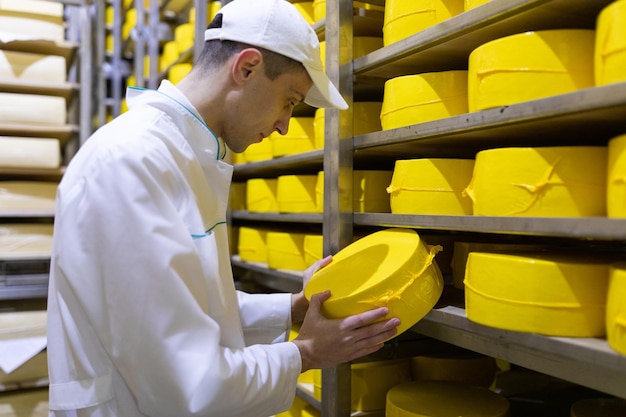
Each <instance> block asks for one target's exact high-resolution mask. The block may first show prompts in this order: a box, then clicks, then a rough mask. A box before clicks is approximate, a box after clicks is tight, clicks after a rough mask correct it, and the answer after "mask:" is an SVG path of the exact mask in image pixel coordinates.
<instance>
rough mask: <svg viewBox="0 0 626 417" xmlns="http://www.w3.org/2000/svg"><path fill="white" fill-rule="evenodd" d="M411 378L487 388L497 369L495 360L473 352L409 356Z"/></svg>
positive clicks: (491, 382)
mask: <svg viewBox="0 0 626 417" xmlns="http://www.w3.org/2000/svg"><path fill="white" fill-rule="evenodd" d="M411 370H412V376H413V379H415V380H419V381H446V382H458V383H460V384H465V385H470V386H475V387H484V388H489V387H490V386H491V385H492V384H493V381H494V380H495V378H496V372H497V370H498V368H497V366H496V360H495V359H494V358H491V357H489V356H485V355H481V354H478V353H474V352H469V351H468V352H450V353H433V354H429V355H420V356H415V357H413V358H411Z"/></svg>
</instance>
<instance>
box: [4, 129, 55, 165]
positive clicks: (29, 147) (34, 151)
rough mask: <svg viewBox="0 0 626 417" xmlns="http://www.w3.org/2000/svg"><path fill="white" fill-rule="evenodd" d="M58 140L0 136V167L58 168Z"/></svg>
mask: <svg viewBox="0 0 626 417" xmlns="http://www.w3.org/2000/svg"><path fill="white" fill-rule="evenodd" d="M60 165H61V146H60V145H59V140H58V139H48V138H20V137H12V136H0V167H19V168H58V167H59V166H60Z"/></svg>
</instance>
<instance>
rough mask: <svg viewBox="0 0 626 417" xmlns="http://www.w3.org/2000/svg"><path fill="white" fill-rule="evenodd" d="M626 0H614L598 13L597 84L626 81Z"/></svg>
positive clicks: (595, 55) (595, 56) (596, 41)
mask: <svg viewBox="0 0 626 417" xmlns="http://www.w3.org/2000/svg"><path fill="white" fill-rule="evenodd" d="M624 68H626V0H619V1H614V2H613V3H611V4H609V5H608V6H606V7H605V8H604V9H602V11H601V12H600V14H599V15H598V19H597V25H596V40H595V50H594V71H595V73H594V75H595V83H596V85H605V84H610V83H615V82H621V81H626V71H624Z"/></svg>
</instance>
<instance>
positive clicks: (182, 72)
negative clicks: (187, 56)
mask: <svg viewBox="0 0 626 417" xmlns="http://www.w3.org/2000/svg"><path fill="white" fill-rule="evenodd" d="M189 71H191V64H189V63H183V64H174V65H172V67H171V68H170V70H169V73H168V78H169V80H170V81H171V82H172V84H178V83H179V82H180V80H182V79H183V78H185V76H187V74H189Z"/></svg>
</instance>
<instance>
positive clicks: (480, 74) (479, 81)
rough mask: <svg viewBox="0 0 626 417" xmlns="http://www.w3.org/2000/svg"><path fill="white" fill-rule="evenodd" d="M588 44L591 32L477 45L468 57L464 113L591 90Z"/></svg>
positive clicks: (527, 36) (540, 33)
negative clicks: (466, 109) (581, 90)
mask: <svg viewBox="0 0 626 417" xmlns="http://www.w3.org/2000/svg"><path fill="white" fill-rule="evenodd" d="M594 42H595V32H594V31H593V30H587V29H557V30H545V31H537V32H525V33H519V34H516V35H511V36H507V37H504V38H500V39H496V40H493V41H491V42H487V43H485V44H483V45H481V46H479V47H478V48H476V49H474V50H473V51H472V52H471V53H470V56H469V64H468V86H467V89H468V102H469V111H471V112H473V111H478V110H484V109H488V108H493V107H500V106H508V105H511V104H515V103H521V102H524V101H529V100H537V99H540V98H544V97H549V96H553V95H557V94H564V93H569V92H572V91H576V90H579V89H583V88H588V87H592V86H593V85H594V79H593V77H594V73H593V53H594Z"/></svg>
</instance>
